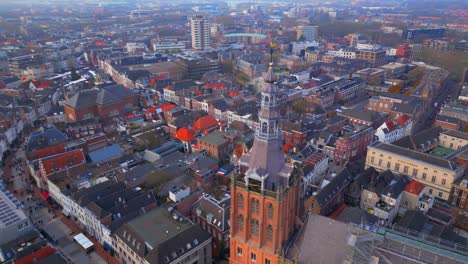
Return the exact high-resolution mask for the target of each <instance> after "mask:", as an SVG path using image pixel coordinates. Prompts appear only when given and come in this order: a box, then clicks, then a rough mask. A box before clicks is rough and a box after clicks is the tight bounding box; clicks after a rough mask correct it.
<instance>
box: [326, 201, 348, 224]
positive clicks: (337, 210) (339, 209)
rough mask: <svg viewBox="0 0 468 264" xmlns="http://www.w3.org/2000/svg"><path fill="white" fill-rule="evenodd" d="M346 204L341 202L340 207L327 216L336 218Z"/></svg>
mask: <svg viewBox="0 0 468 264" xmlns="http://www.w3.org/2000/svg"><path fill="white" fill-rule="evenodd" d="M346 207H348V206H346V204H344V203H343V204H341V205H340V207H338V208H337V209H336V210H335V211H334V212H333V213H331V214H330V215H329V216H328V217H330V218H331V219H334V220H336V219H338V217H339V216H340V215H341V213H343V211H344V209H346Z"/></svg>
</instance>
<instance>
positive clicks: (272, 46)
mask: <svg viewBox="0 0 468 264" xmlns="http://www.w3.org/2000/svg"><path fill="white" fill-rule="evenodd" d="M276 45H277V44H276V43H274V42H270V63H273V52H275V50H274V48H275V47H276Z"/></svg>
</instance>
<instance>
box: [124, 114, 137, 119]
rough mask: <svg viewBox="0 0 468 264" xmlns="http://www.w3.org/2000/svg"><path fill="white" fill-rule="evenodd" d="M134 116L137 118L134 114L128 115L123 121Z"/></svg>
mask: <svg viewBox="0 0 468 264" xmlns="http://www.w3.org/2000/svg"><path fill="white" fill-rule="evenodd" d="M136 116H137V115H136V114H128V115H126V116H125V119H130V118H134V117H136Z"/></svg>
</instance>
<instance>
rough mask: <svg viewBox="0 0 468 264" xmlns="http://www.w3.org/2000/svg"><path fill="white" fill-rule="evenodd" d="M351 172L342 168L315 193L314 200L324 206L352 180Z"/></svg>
mask: <svg viewBox="0 0 468 264" xmlns="http://www.w3.org/2000/svg"><path fill="white" fill-rule="evenodd" d="M352 179H353V176H352V175H351V172H350V171H349V170H348V169H347V168H344V169H343V170H341V171H340V172H339V173H338V174H337V175H336V176H335V177H334V178H333V179H332V180H331V181H330V182H329V183H328V184H327V185H325V187H323V188H322V189H320V190H319V192H318V193H317V194H316V195H315V200H316V201H317V202H318V204H319V205H320V207H321V208H324V207H325V206H326V205H327V204H328V202H330V201H331V200H332V199H333V198H334V197H335V196H336V195H338V194H339V193H340V192H341V191H342V190H343V189H344V188H345V187H346V186H348V184H349V183H350V182H351V181H352Z"/></svg>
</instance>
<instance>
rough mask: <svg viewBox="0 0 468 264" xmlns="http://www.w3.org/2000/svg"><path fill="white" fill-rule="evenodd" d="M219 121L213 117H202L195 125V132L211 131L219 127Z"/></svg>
mask: <svg viewBox="0 0 468 264" xmlns="http://www.w3.org/2000/svg"><path fill="white" fill-rule="evenodd" d="M217 126H218V121H217V120H216V118H214V117H213V116H212V115H206V116H202V117H200V118H198V119H197V121H195V123H193V130H194V131H203V130H209V129H210V128H213V127H217Z"/></svg>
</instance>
